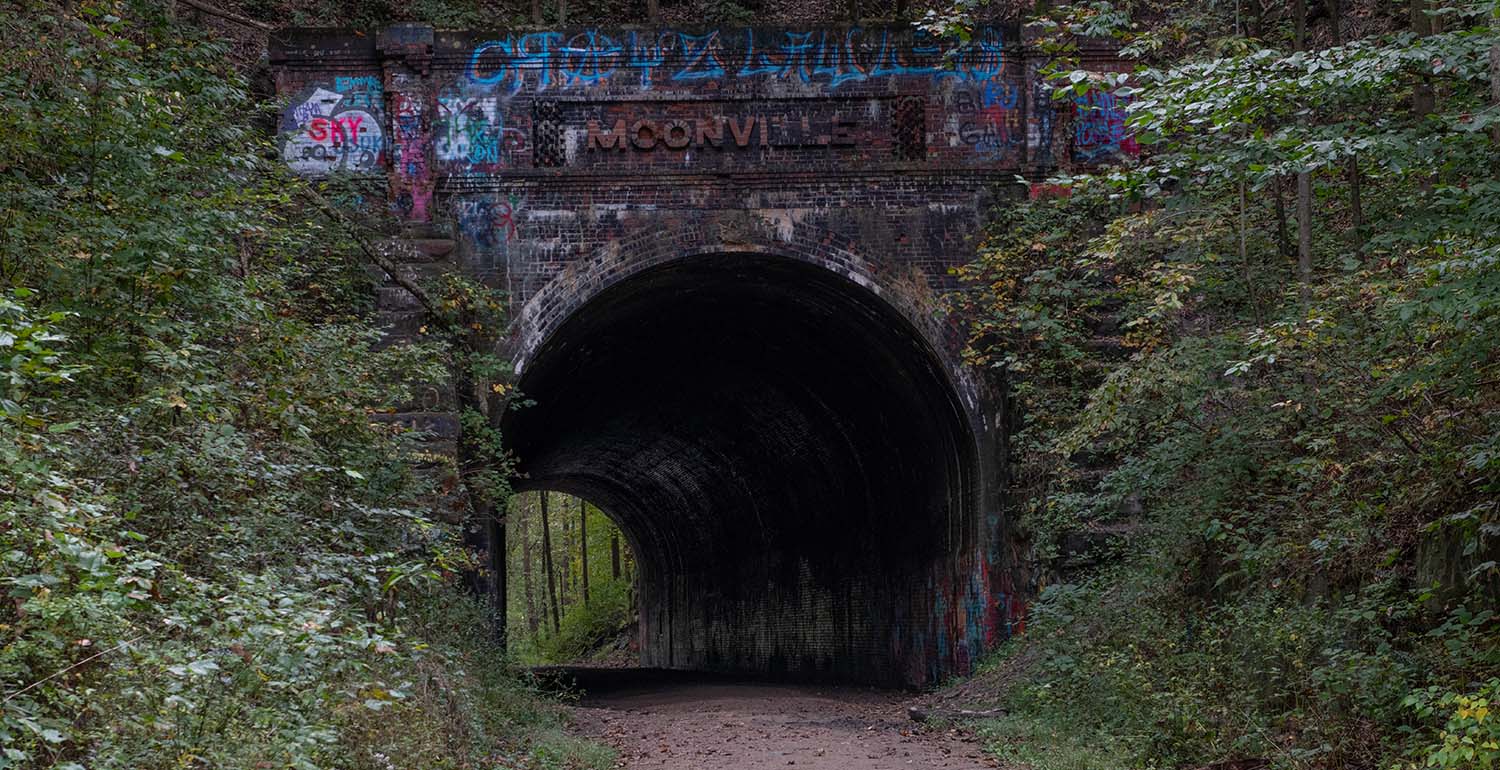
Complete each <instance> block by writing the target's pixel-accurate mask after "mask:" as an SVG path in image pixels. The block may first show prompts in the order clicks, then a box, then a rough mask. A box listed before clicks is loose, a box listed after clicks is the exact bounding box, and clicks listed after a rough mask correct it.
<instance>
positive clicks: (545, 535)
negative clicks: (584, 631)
mask: <svg viewBox="0 0 1500 770" xmlns="http://www.w3.org/2000/svg"><path fill="white" fill-rule="evenodd" d="M537 494H538V495H539V496H540V498H541V510H542V569H544V570H546V572H547V607H548V608H549V610H550V611H551V614H552V633H554V634H557V633H561V632H562V620H561V619H560V617H559V613H558V607H557V573H556V572H555V571H554V570H553V569H552V524H551V522H549V521H548V520H547V497H548V495H549V493H548V492H547V491H546V490H543V491H541V492H538V493H537Z"/></svg>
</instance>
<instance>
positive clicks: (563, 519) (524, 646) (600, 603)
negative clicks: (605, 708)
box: [505, 492, 640, 665]
mask: <svg viewBox="0 0 1500 770" xmlns="http://www.w3.org/2000/svg"><path fill="white" fill-rule="evenodd" d="M505 523H506V536H505V542H506V550H507V556H506V563H507V564H508V565H509V572H510V575H509V578H508V580H507V591H508V600H507V602H506V614H507V624H506V626H507V628H509V629H510V632H509V634H508V638H507V641H508V643H509V645H510V650H511V653H512V655H514V656H515V658H516V659H517V660H519V661H522V662H527V663H573V662H587V661H591V660H599V661H600V662H604V663H624V664H627V665H633V664H635V663H637V662H638V661H639V659H640V655H639V649H638V647H636V646H634V645H633V644H632V643H633V642H634V641H635V625H636V619H637V617H638V615H637V610H636V596H635V577H636V573H637V566H636V562H635V554H634V552H633V551H632V550H631V548H630V543H629V541H628V539H627V538H626V537H625V535H624V534H623V533H622V532H621V531H620V528H619V527H618V526H617V525H616V524H615V523H614V522H613V521H612V520H611V519H610V518H609V517H608V516H607V515H605V513H604V511H603V510H601V509H600V508H599V507H598V506H596V505H594V504H593V503H590V502H589V501H587V500H585V499H583V498H581V497H575V496H573V495H568V494H559V493H552V492H535V493H519V494H516V495H514V496H512V497H511V500H510V505H509V509H508V512H507V515H506V517H505ZM544 528H545V529H544Z"/></svg>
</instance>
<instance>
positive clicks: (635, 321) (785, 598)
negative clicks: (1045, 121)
mask: <svg viewBox="0 0 1500 770" xmlns="http://www.w3.org/2000/svg"><path fill="white" fill-rule="evenodd" d="M518 387H519V389H520V391H521V392H522V393H523V394H524V395H525V396H526V397H527V398H528V399H530V400H532V401H534V404H532V405H530V406H527V407H525V408H520V409H515V410H512V411H511V412H510V413H509V414H508V415H507V417H506V422H505V425H504V426H503V428H504V434H505V437H506V441H507V443H508V444H509V446H510V447H511V448H512V450H513V451H514V452H515V453H516V456H517V457H518V458H519V461H520V467H519V470H520V472H521V474H522V479H521V481H520V482H519V484H518V485H517V486H518V488H520V489H550V490H558V491H565V492H569V493H571V494H576V495H579V496H581V497H586V498H588V499H590V500H592V501H595V502H596V503H597V504H598V505H599V506H600V507H602V508H604V509H607V510H608V511H609V512H610V516H611V518H612V519H614V520H615V521H616V522H617V523H618V524H619V526H620V528H621V529H622V530H623V531H624V532H625V533H626V535H627V536H628V537H629V540H630V543H631V545H632V546H633V548H634V550H635V553H636V557H637V559H638V562H639V573H638V578H637V580H638V587H637V590H638V591H639V599H638V601H639V610H640V630H639V645H640V651H641V663H642V664H643V665H646V666H653V667H661V668H678V669H702V670H716V671H732V672H741V673H749V674H758V675H765V676H771V677H788V678H796V679H801V680H809V679H816V680H838V681H848V682H862V683H871V684H885V685H907V686H910V685H923V684H929V683H932V682H935V681H937V680H938V679H939V678H940V677H943V676H946V675H948V674H952V673H965V672H966V671H967V669H968V667H969V665H970V663H971V662H972V658H973V656H974V655H975V654H977V653H978V652H979V651H980V650H981V649H982V648H983V647H984V646H985V645H986V643H988V642H990V641H992V640H993V636H994V634H995V631H996V629H997V628H998V627H999V626H1000V625H1001V616H1002V615H1003V612H1002V610H1001V608H1000V607H999V603H1000V602H999V601H998V600H997V598H996V594H995V593H994V592H993V591H991V590H990V586H989V580H990V577H989V576H990V573H991V571H992V570H991V566H992V565H991V559H990V557H989V553H990V546H989V544H988V543H989V539H990V536H991V534H990V533H988V532H987V531H986V530H987V529H989V528H987V527H985V526H983V525H982V521H983V520H984V519H985V518H986V517H984V516H981V515H980V513H979V511H978V508H979V499H980V494H979V489H978V486H979V472H978V469H977V460H976V456H977V449H976V443H975V439H974V435H975V434H974V431H973V430H972V428H971V422H970V418H969V416H968V413H967V412H966V411H965V408H964V406H963V403H962V402H961V400H960V398H959V396H958V394H957V393H956V392H955V389H954V387H953V385H952V384H951V381H950V379H949V376H948V374H947V371H946V370H945V368H944V366H943V364H942V361H941V359H939V358H938V357H937V355H936V354H935V353H934V352H933V350H932V348H931V347H930V345H929V344H928V343H927V341H926V340H925V339H924V338H923V336H922V334H921V333H920V332H919V331H918V330H917V329H916V327H915V326H914V325H913V324H911V323H910V322H909V321H908V320H907V319H906V318H905V317H904V316H903V315H902V314H901V313H900V312H898V311H897V310H895V309H894V308H893V307H891V306H890V305H889V304H888V303H887V302H886V301H885V300H883V299H882V298H880V297H879V296H877V295H876V294H875V293H874V292H872V291H870V290H869V289H866V288H864V287H863V286H861V285H860V284H858V283H856V282H854V281H852V280H850V279H848V278H845V277H843V276H841V275H838V274H836V273H834V272H832V271H830V270H828V269H826V268H823V267H821V266H818V265H813V264H809V263H804V262H801V261H797V260H792V259H785V258H776V257H768V256H759V255H755V256H751V255H729V254H715V255H704V256H700V257H694V258H688V259H682V260H678V261H676V262H672V263H668V264H666V265H662V266H657V267H653V268H650V269H647V270H643V271H641V272H638V273H635V274H634V275H631V276H630V277H628V278H625V279H623V280H621V281H619V282H617V283H615V284H614V285H612V286H610V287H609V288H606V289H604V290H602V291H601V292H599V293H598V294H596V295H594V296H593V297H591V298H589V299H587V300H586V301H585V302H583V303H582V304H581V305H580V306H579V307H577V309H575V310H573V311H572V312H571V313H570V314H569V315H568V317H567V318H566V319H565V320H563V321H562V322H561V323H560V324H558V325H557V326H556V327H555V329H553V330H552V332H551V333H550V334H549V335H548V336H547V338H546V339H545V340H544V341H543V342H542V343H541V344H540V345H539V346H538V348H537V349H536V351H535V353H534V354H533V355H532V356H530V360H529V361H527V362H526V363H525V365H524V367H523V370H522V373H521V377H520V381H519V383H518Z"/></svg>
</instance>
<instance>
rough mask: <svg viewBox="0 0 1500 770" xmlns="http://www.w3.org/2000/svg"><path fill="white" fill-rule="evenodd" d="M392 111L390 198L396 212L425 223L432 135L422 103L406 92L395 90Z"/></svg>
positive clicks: (428, 195) (429, 180)
mask: <svg viewBox="0 0 1500 770" xmlns="http://www.w3.org/2000/svg"><path fill="white" fill-rule="evenodd" d="M391 113H392V120H391V132H392V137H391V144H392V149H393V150H394V154H395V156H396V158H395V164H394V167H393V168H392V169H391V192H392V196H391V197H392V199H393V202H394V206H395V209H396V212H397V213H398V214H400V215H401V216H403V217H405V218H406V219H407V220H409V221H413V222H426V221H427V220H428V219H429V216H430V215H429V212H428V210H427V207H428V204H430V203H431V202H432V174H431V173H430V171H429V169H428V167H427V150H428V145H429V144H430V143H431V139H432V137H431V136H430V134H429V133H428V131H427V126H426V124H425V118H426V115H425V114H424V110H423V109H422V102H421V101H420V100H418V99H416V98H414V97H412V96H411V95H409V94H407V93H404V92H403V93H397V94H396V96H395V98H394V99H393V100H392V107H391Z"/></svg>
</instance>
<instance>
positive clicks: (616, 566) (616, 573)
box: [609, 532, 620, 580]
mask: <svg viewBox="0 0 1500 770" xmlns="http://www.w3.org/2000/svg"><path fill="white" fill-rule="evenodd" d="M609 576H610V578H611V579H614V580H619V579H620V535H619V534H618V533H614V532H611V533H610V534H609Z"/></svg>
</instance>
